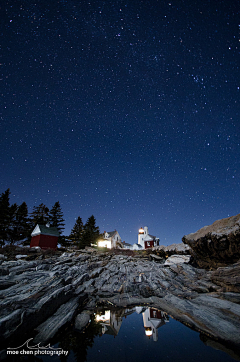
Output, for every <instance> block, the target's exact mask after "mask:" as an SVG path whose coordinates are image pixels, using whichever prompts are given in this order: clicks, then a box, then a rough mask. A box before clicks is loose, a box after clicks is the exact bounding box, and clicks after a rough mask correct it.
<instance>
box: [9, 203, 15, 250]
mask: <svg viewBox="0 0 240 362" xmlns="http://www.w3.org/2000/svg"><path fill="white" fill-rule="evenodd" d="M17 209H18V205H17V204H16V203H15V204H13V205H11V206H10V207H9V219H8V228H7V241H9V242H10V245H14V244H15V241H16V234H17V221H16V214H17Z"/></svg>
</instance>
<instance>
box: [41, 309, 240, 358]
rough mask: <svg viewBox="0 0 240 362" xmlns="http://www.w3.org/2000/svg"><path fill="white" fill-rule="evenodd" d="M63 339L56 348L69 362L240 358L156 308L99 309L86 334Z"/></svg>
mask: <svg viewBox="0 0 240 362" xmlns="http://www.w3.org/2000/svg"><path fill="white" fill-rule="evenodd" d="M59 338H60V340H59V343H58V344H56V345H55V346H58V347H61V348H63V349H64V350H68V351H69V355H68V357H67V358H65V357H64V358H63V357H62V358H61V361H66V362H80V361H81V362H85V361H86V362H110V361H114V362H146V361H147V362H151V361H154V362H156V361H158V362H160V361H174V362H181V361H184V362H191V361H192V362H213V361H217V362H230V361H236V359H238V358H237V356H235V357H236V359H235V358H233V357H231V356H230V355H229V354H228V353H226V352H223V351H221V350H217V349H215V348H212V347H209V346H207V345H206V344H205V343H204V342H203V341H202V340H201V338H203V339H204V338H205V339H206V337H202V336H201V338H200V335H199V333H198V332H195V331H193V330H191V329H190V328H188V327H186V326H184V325H183V324H181V323H180V322H177V321H176V320H174V319H172V318H170V317H169V316H168V315H166V313H164V312H161V311H158V310H156V309H153V308H142V307H137V308H133V309H131V310H129V309H125V310H115V311H114V310H112V311H110V310H98V311H95V314H93V315H92V316H91V323H90V325H89V326H88V328H86V330H85V333H79V332H77V331H76V330H73V329H71V330H69V331H68V332H67V333H63V334H61V336H59ZM205 342H206V341H205ZM213 343H214V342H213ZM218 348H219V346H218ZM221 348H222V347H221ZM57 360H58V361H60V357H56V356H55V357H44V358H42V361H44V362H54V361H57Z"/></svg>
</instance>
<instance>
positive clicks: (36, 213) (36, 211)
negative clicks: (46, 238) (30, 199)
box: [31, 204, 49, 228]
mask: <svg viewBox="0 0 240 362" xmlns="http://www.w3.org/2000/svg"><path fill="white" fill-rule="evenodd" d="M48 213H49V208H48V207H47V206H46V205H44V204H40V205H39V206H34V207H33V212H32V213H31V223H32V228H34V227H35V226H36V225H37V224H40V225H45V224H46V223H47V222H48V220H49V215H48Z"/></svg>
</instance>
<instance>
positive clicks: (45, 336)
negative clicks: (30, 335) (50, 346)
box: [34, 297, 79, 343]
mask: <svg viewBox="0 0 240 362" xmlns="http://www.w3.org/2000/svg"><path fill="white" fill-rule="evenodd" d="M78 300H79V297H75V298H72V299H71V300H70V301H69V302H67V303H65V304H62V305H61V307H60V308H58V310H57V311H56V312H55V313H54V314H53V316H51V317H50V318H48V319H47V320H46V321H45V322H44V323H42V324H40V326H38V327H37V328H36V330H37V331H38V332H39V333H38V334H37V336H36V337H35V338H34V342H35V343H39V342H42V341H44V343H46V342H47V341H48V340H49V339H51V338H53V337H54V335H55V334H56V333H57V331H58V330H59V329H60V328H61V327H62V326H64V325H65V324H66V323H67V322H70V321H71V319H72V317H73V315H74V313H75V311H76V309H77V307H78Z"/></svg>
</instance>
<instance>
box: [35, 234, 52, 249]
mask: <svg viewBox="0 0 240 362" xmlns="http://www.w3.org/2000/svg"><path fill="white" fill-rule="evenodd" d="M57 243H58V237H57V236H50V235H36V236H33V237H32V240H31V244H30V247H33V246H40V248H41V249H57Z"/></svg>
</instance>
